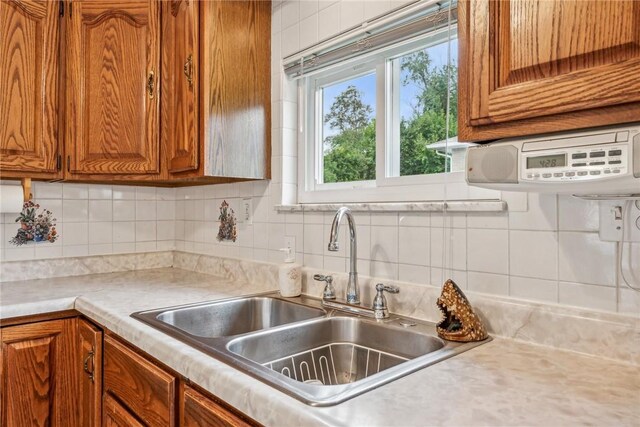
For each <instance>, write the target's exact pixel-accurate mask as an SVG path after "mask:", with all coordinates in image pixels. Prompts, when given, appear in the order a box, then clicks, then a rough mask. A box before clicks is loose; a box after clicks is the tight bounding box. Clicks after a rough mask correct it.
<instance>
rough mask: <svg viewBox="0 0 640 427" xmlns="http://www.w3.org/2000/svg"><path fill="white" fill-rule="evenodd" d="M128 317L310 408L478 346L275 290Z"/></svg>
mask: <svg viewBox="0 0 640 427" xmlns="http://www.w3.org/2000/svg"><path fill="white" fill-rule="evenodd" d="M132 316H133V317H134V318H136V319H139V320H141V321H143V322H145V323H147V324H149V325H151V326H153V327H154V328H156V329H159V330H161V331H163V332H165V333H167V334H168V335H170V336H172V337H174V338H177V339H179V340H181V341H183V342H185V343H187V344H189V345H191V346H192V347H195V348H198V349H199V350H201V351H203V352H204V353H206V354H209V355H211V356H213V357H215V358H216V359H218V360H220V361H222V362H225V363H227V364H229V365H231V366H233V367H235V368H237V369H239V370H241V371H243V372H244V373H246V374H249V375H251V376H253V377H255V378H257V379H259V380H260V381H262V382H264V383H266V384H268V385H270V386H272V387H274V388H276V389H278V390H280V391H282V392H284V393H286V394H288V395H290V396H292V397H295V398H296V399H299V400H301V401H302V402H304V403H306V404H309V405H312V406H330V405H335V404H338V403H340V402H344V401H345V400H347V399H351V398H353V397H355V396H358V395H360V394H362V393H365V392H367V391H369V390H372V389H375V388H377V387H380V386H382V385H384V384H386V383H389V382H391V381H394V380H396V379H398V378H401V377H403V376H405V375H408V374H410V373H412V372H415V371H417V370H419V369H422V368H425V367H427V366H429V365H432V364H434V363H437V362H439V361H442V360H444V359H447V358H449V357H452V356H455V355H456V354H459V353H462V352H463V351H466V350H469V349H471V348H473V347H475V346H478V345H480V344H482V342H474V343H454V342H448V341H443V340H442V339H440V338H439V337H438V336H437V333H436V329H435V324H434V323H431V322H425V321H420V320H416V319H411V318H407V317H403V316H398V315H394V314H392V315H391V317H390V318H388V319H385V320H382V321H376V320H374V319H370V318H366V317H359V316H357V315H355V314H349V313H343V312H341V311H337V310H334V309H332V308H330V307H329V306H325V307H324V309H323V306H322V304H321V302H320V300H318V299H316V298H310V297H306V296H301V297H296V298H282V297H279V296H278V294H275V293H272V294H262V295H255V296H249V297H244V298H235V299H230V300H225V301H215V302H208V303H201V304H192V305H188V306H181V307H172V308H164V309H159V310H151V311H144V312H138V313H133V314H132ZM489 340H490V339H487V340H485V341H484V342H487V341H489Z"/></svg>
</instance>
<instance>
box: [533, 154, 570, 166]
mask: <svg viewBox="0 0 640 427" xmlns="http://www.w3.org/2000/svg"><path fill="white" fill-rule="evenodd" d="M566 165H567V155H566V154H553V155H550V156H537V157H527V169H538V168H557V167H562V166H566Z"/></svg>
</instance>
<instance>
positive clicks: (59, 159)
mask: <svg viewBox="0 0 640 427" xmlns="http://www.w3.org/2000/svg"><path fill="white" fill-rule="evenodd" d="M56 168H57V169H58V170H60V169H62V156H61V155H60V154H58V160H57V161H56Z"/></svg>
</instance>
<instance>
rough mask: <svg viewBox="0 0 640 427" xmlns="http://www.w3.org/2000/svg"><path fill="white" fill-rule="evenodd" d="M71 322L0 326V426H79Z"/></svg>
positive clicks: (73, 340)
mask: <svg viewBox="0 0 640 427" xmlns="http://www.w3.org/2000/svg"><path fill="white" fill-rule="evenodd" d="M76 321H77V319H76V318H71V319H59V320H50V321H44V322H36V323H30V324H25V325H17V326H7V327H3V328H0V335H1V341H2V347H1V349H0V402H1V405H2V407H1V410H0V414H2V415H1V418H0V425H2V426H7V427H9V426H11V427H19V426H60V427H67V426H70V427H72V426H78V425H80V424H79V420H78V412H77V410H76V409H77V405H78V401H77V399H76V398H77V396H78V378H79V375H80V373H79V371H78V369H77V366H76V364H75V361H76V359H77V357H76V354H77V353H76V352H77V347H76V345H75V344H76Z"/></svg>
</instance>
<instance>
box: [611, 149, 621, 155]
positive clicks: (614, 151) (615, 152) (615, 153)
mask: <svg viewBox="0 0 640 427" xmlns="http://www.w3.org/2000/svg"><path fill="white" fill-rule="evenodd" d="M609 155H610V156H621V155H622V150H609Z"/></svg>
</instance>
